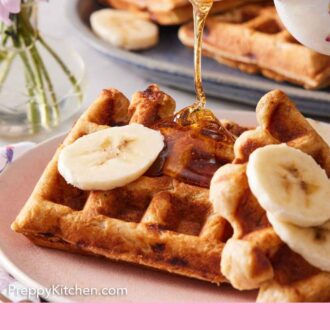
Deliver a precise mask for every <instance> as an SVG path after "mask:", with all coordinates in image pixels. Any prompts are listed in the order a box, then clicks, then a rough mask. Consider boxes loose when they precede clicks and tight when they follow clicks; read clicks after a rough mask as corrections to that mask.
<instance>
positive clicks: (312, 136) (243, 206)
mask: <svg viewBox="0 0 330 330" xmlns="http://www.w3.org/2000/svg"><path fill="white" fill-rule="evenodd" d="M257 119H258V123H259V126H258V127H257V128H256V129H254V130H250V131H247V132H245V133H243V134H242V135H241V136H240V137H239V138H238V139H237V140H236V142H235V146H234V150H235V160H234V162H233V163H232V164H227V165H225V166H223V167H222V168H221V169H220V170H219V171H218V172H217V173H216V174H215V177H214V180H216V181H218V182H221V185H219V186H218V187H219V190H220V191H219V200H218V201H217V203H218V205H219V207H218V209H217V211H218V212H219V214H220V215H221V216H223V217H224V218H225V219H227V220H228V221H229V222H230V224H231V225H232V227H233V230H234V234H233V237H232V238H231V239H230V240H229V241H228V242H227V243H226V246H225V248H224V250H223V254H222V257H221V258H222V263H221V270H222V272H223V273H224V274H225V275H226V276H227V278H228V279H229V280H230V282H231V283H232V285H233V286H234V287H235V288H237V289H239V290H250V289H257V288H259V295H258V298H257V301H259V302H311V301H319V302H320V301H329V300H330V273H327V272H322V271H320V270H319V269H317V268H315V267H313V266H312V265H310V264H309V263H308V262H306V261H305V260H304V259H303V258H302V257H301V256H300V255H298V254H296V253H294V252H293V251H292V250H290V249H289V248H288V246H287V245H285V244H284V243H283V242H282V241H281V239H280V238H279V237H278V236H277V234H276V233H275V231H274V230H273V228H272V226H271V225H270V223H269V222H268V219H267V215H266V211H265V210H264V209H263V208H262V207H261V206H260V204H259V203H258V201H257V199H256V198H255V197H254V195H253V194H252V192H251V190H250V188H249V184H248V180H247V175H246V164H247V162H248V159H249V156H250V154H251V153H252V152H253V151H254V150H256V149H257V148H260V147H263V146H266V145H269V144H279V143H287V144H288V145H289V146H291V147H294V148H297V149H300V150H301V151H303V152H305V153H307V154H309V155H311V156H312V157H313V158H314V159H315V160H316V161H317V162H318V163H319V165H320V166H321V167H322V168H323V169H325V170H326V172H327V174H328V176H330V148H329V146H328V145H327V143H326V142H325V141H324V140H323V139H322V138H321V137H320V136H319V135H318V134H317V133H316V131H315V130H314V129H313V128H312V127H311V125H310V124H309V123H308V121H307V120H306V119H305V118H304V117H303V115H301V114H300V112H299V111H298V110H297V108H296V107H295V105H294V104H293V102H291V101H290V100H289V98H288V97H287V96H286V95H285V94H284V93H283V92H281V91H279V90H275V91H272V92H270V93H268V94H266V95H265V96H264V97H263V98H262V99H261V100H260V102H259V104H258V106H257Z"/></svg>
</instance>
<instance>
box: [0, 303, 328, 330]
mask: <svg viewBox="0 0 330 330" xmlns="http://www.w3.org/2000/svg"><path fill="white" fill-rule="evenodd" d="M328 313H329V304H277V305H273V304H264V305H261V304H260V305H257V304H172V305H170V304H166V305H165V304H114V305H113V304H39V305H37V304H19V305H18V304H16V305H14V304H3V305H1V306H0V324H1V326H0V328H1V329H18V326H21V327H22V328H21V329H43V330H45V329H47V330H53V329H54V330H55V329H56V330H59V329H79V330H81V329H89V330H92V329H99V328H106V329H115V330H116V329H130V330H134V329H139V328H143V329H144V330H147V329H152V330H162V329H166V330H171V329H173V330H174V329H175V330H176V329H182V330H183V329H189V330H192V329H198V330H204V329H205V330H209V329H226V330H227V329H228V330H232V329H242V330H245V329H253V330H258V329H262V330H265V329H266V330H273V329H274V330H275V329H276V330H281V329H283V330H284V329H299V330H303V329H308V330H321V329H329V323H328ZM7 324H8V327H3V325H7ZM28 325H31V326H28Z"/></svg>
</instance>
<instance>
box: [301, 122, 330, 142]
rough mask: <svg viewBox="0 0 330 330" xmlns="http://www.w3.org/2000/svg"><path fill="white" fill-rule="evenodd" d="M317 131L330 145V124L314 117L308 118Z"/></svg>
mask: <svg viewBox="0 0 330 330" xmlns="http://www.w3.org/2000/svg"><path fill="white" fill-rule="evenodd" d="M307 120H308V122H309V123H310V124H311V125H312V127H313V128H314V129H315V131H316V132H317V133H318V134H319V135H320V136H321V138H322V139H323V140H324V141H325V142H326V143H327V144H328V145H329V147H330V124H326V123H322V122H320V121H316V120H313V119H307Z"/></svg>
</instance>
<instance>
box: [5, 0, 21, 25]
mask: <svg viewBox="0 0 330 330" xmlns="http://www.w3.org/2000/svg"><path fill="white" fill-rule="evenodd" d="M20 10H21V0H0V21H1V22H3V23H5V24H6V25H10V24H11V20H10V18H9V16H10V14H18V13H19V12H20Z"/></svg>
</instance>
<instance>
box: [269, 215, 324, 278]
mask: <svg viewBox="0 0 330 330" xmlns="http://www.w3.org/2000/svg"><path fill="white" fill-rule="evenodd" d="M267 216H268V219H269V222H270V223H271V224H272V226H273V228H274V230H275V232H276V234H277V235H278V236H279V237H280V238H281V240H282V241H283V242H285V243H286V244H287V245H288V246H289V247H290V248H291V250H293V251H295V252H296V253H298V254H300V255H301V256H302V257H303V258H304V259H305V260H306V261H308V262H309V263H310V264H311V265H313V266H315V267H317V268H319V269H321V270H323V271H326V272H330V221H328V222H326V223H325V224H324V225H322V226H317V227H311V228H302V227H298V226H295V225H292V224H290V223H287V222H283V221H281V220H282V219H281V220H278V219H276V216H274V215H273V214H271V213H267Z"/></svg>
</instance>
